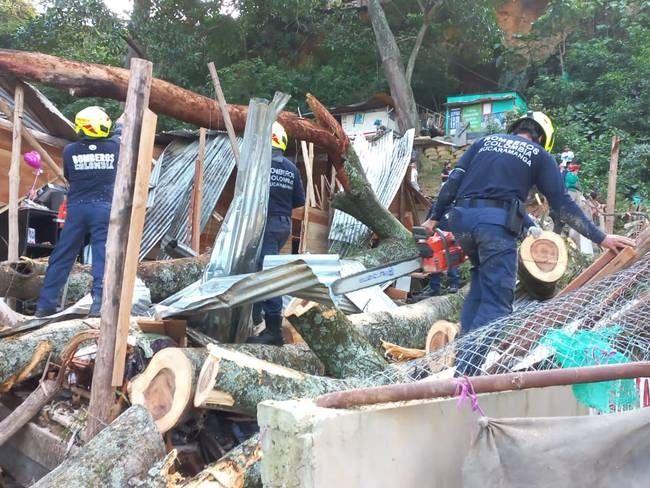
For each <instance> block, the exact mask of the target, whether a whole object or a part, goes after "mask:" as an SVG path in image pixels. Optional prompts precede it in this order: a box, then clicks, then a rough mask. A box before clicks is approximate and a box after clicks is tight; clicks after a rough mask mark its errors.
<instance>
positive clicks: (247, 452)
mask: <svg viewBox="0 0 650 488" xmlns="http://www.w3.org/2000/svg"><path fill="white" fill-rule="evenodd" d="M261 459H262V446H261V445H260V436H259V434H255V435H254V436H252V437H250V438H249V439H248V440H246V441H244V442H242V443H241V444H239V445H238V446H237V447H235V448H234V449H231V450H230V451H229V452H228V453H226V455H225V456H223V457H222V458H221V459H219V460H218V461H217V462H215V463H212V464H210V465H208V466H206V467H205V469H203V471H201V472H200V473H198V474H197V475H196V476H194V477H193V478H191V479H189V480H187V481H185V482H184V483H181V484H180V485H179V486H180V487H182V488H200V487H204V486H217V487H220V488H258V487H259V488H261V487H262V476H261V474H260V460H261ZM215 483H216V484H215Z"/></svg>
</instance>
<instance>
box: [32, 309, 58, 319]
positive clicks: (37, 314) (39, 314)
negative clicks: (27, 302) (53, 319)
mask: <svg viewBox="0 0 650 488" xmlns="http://www.w3.org/2000/svg"><path fill="white" fill-rule="evenodd" d="M55 313H56V308H37V309H36V312H34V317H37V318H39V319H40V318H43V317H48V316H50V315H54V314H55Z"/></svg>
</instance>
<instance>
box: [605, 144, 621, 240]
mask: <svg viewBox="0 0 650 488" xmlns="http://www.w3.org/2000/svg"><path fill="white" fill-rule="evenodd" d="M620 142H621V138H620V137H618V136H614V137H612V156H611V159H610V160H609V177H608V178H607V213H608V214H609V215H608V216H607V217H605V233H607V234H611V233H612V232H614V211H615V210H616V177H617V174H618V154H619V149H620Z"/></svg>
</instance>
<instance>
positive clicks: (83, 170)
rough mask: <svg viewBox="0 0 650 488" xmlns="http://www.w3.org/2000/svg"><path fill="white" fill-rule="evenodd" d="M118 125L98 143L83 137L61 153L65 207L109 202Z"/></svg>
mask: <svg viewBox="0 0 650 488" xmlns="http://www.w3.org/2000/svg"><path fill="white" fill-rule="evenodd" d="M121 135H122V125H121V124H119V125H117V126H116V127H115V131H114V132H113V133H112V134H111V135H110V136H109V137H104V138H100V139H96V138H90V137H86V138H83V139H81V140H79V141H77V142H73V143H71V144H68V145H67V146H65V148H64V149H63V174H64V175H65V177H66V179H67V180H68V182H69V183H70V189H69V190H68V204H69V205H70V204H75V203H88V202H108V203H111V202H112V201H113V188H114V187H115V174H116V171H117V161H118V159H119V156H120V136H121Z"/></svg>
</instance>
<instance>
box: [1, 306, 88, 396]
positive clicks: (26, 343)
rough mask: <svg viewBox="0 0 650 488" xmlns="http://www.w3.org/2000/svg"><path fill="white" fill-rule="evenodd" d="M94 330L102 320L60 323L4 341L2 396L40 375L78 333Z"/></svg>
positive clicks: (79, 320) (2, 346)
mask: <svg viewBox="0 0 650 488" xmlns="http://www.w3.org/2000/svg"><path fill="white" fill-rule="evenodd" d="M92 328H99V319H85V320H81V319H77V320H68V321H66V322H58V323H54V324H50V325H46V326H44V327H42V328H40V329H38V330H36V331H34V332H29V333H27V334H22V335H17V336H12V337H7V338H5V339H2V340H0V393H5V392H7V391H9V390H10V389H11V388H12V387H13V386H14V385H15V384H17V383H20V382H22V381H24V380H26V379H28V378H31V377H33V376H36V375H37V374H39V373H40V372H41V371H42V369H43V366H44V365H45V362H46V361H47V358H48V356H49V355H50V353H52V354H53V355H55V356H58V355H59V354H60V353H61V351H63V349H64V348H65V346H66V345H67V344H68V343H69V342H70V340H71V339H72V338H73V337H74V336H75V335H76V334H77V333H79V332H82V331H86V330H90V329H92Z"/></svg>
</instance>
